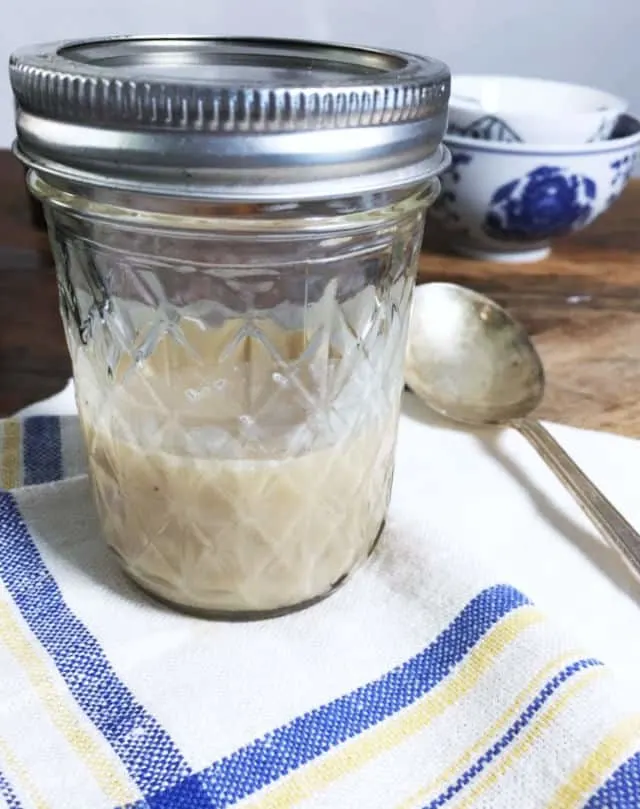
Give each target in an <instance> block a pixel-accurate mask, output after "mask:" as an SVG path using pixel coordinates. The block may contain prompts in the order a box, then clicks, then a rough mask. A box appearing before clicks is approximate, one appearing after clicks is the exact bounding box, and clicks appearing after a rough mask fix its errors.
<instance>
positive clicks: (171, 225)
mask: <svg viewBox="0 0 640 809" xmlns="http://www.w3.org/2000/svg"><path fill="white" fill-rule="evenodd" d="M52 74H55V76H57V77H58V78H57V79H55V76H54V78H52ZM11 78H12V85H13V89H14V93H15V95H16V101H17V129H18V140H17V143H16V151H17V153H18V155H19V157H20V158H21V159H22V160H23V161H24V162H25V163H26V164H27V165H28V166H29V167H30V174H29V185H30V189H31V191H32V192H33V194H34V195H35V196H36V197H37V198H38V199H40V200H41V201H42V203H43V206H44V210H45V214H46V218H47V224H48V229H49V234H50V238H51V244H52V248H53V253H54V258H55V264H56V271H57V278H58V285H59V291H60V305H61V311H62V318H63V321H64V326H65V331H66V336H67V342H68V346H69V351H70V353H71V358H72V362H73V373H74V379H75V384H76V394H77V403H78V410H79V414H80V420H81V423H82V428H83V431H84V436H85V439H86V446H87V451H88V456H89V469H90V476H91V481H92V486H93V492H94V496H95V502H96V505H97V509H98V514H99V517H100V522H101V525H102V528H103V533H104V536H105V539H106V541H107V542H108V544H109V546H110V547H111V548H112V549H113V550H114V551H115V554H116V556H117V557H118V559H119V560H120V562H121V564H122V566H123V568H124V570H125V571H126V572H127V573H128V574H129V576H130V577H131V578H132V579H134V580H135V581H136V582H137V583H138V584H139V585H141V586H142V587H143V588H144V589H145V590H147V591H148V592H150V593H152V594H153V595H155V596H157V597H159V598H161V599H163V600H165V601H167V602H169V603H171V604H174V605H176V606H178V607H180V608H183V609H186V610H189V611H196V612H199V613H204V614H208V615H212V616H223V617H224V616H227V617H234V616H235V617H259V616H265V615H269V614H277V613H280V612H284V611H288V610H291V609H294V608H298V607H301V606H304V605H306V604H309V603H312V602H313V601H315V600H317V599H319V598H322V597H324V596H325V595H327V594H328V593H330V592H331V591H332V590H333V589H334V588H335V587H336V586H338V585H339V584H340V583H341V582H342V581H343V580H344V579H345V577H346V576H347V575H348V574H349V573H350V572H351V571H352V570H353V569H354V567H355V566H356V565H357V564H358V563H359V562H361V561H362V560H363V559H364V558H366V556H367V554H368V553H369V552H370V551H371V549H372V548H373V547H374V545H375V543H376V541H377V538H378V536H379V535H380V531H381V529H382V526H383V523H384V518H385V512H386V509H387V505H388V501H389V495H390V488H391V480H392V474H393V457H394V445H395V436H396V428H397V422H398V415H399V404H400V394H401V389H402V364H403V355H404V347H405V340H406V330H407V320H408V312H409V304H410V300H411V294H412V289H413V285H414V281H415V275H416V270H417V263H418V255H419V250H420V245H421V239H422V232H423V227H424V215H425V211H426V208H427V206H428V205H429V204H430V203H431V202H433V200H434V198H435V197H436V195H437V193H438V190H439V184H438V180H437V179H436V174H437V173H438V172H439V171H440V170H442V168H444V166H445V165H446V162H447V155H446V150H444V149H443V147H442V146H441V145H440V140H441V137H442V133H443V130H444V126H445V121H446V110H447V100H448V94H449V75H448V71H447V70H446V68H445V67H444V66H443V65H442V64H440V63H438V62H434V61H433V60H428V59H423V58H418V57H412V56H407V55H404V54H397V53H383V52H377V51H367V50H359V49H353V48H342V47H338V46H323V45H321V44H313V43H304V42H292V41H288V42H282V41H270V40H241V41H240V40H212V39H173V38H163V39H131V38H123V39H113V40H105V41H91V42H82V43H70V44H63V45H55V46H47V47H46V48H29V49H25V50H23V51H21V52H18V53H17V54H15V55H14V56H13V57H12V61H11Z"/></svg>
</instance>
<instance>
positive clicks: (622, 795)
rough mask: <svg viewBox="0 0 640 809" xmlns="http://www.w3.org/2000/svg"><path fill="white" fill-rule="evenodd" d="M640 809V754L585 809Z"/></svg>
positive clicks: (622, 767) (601, 789)
mask: <svg viewBox="0 0 640 809" xmlns="http://www.w3.org/2000/svg"><path fill="white" fill-rule="evenodd" d="M614 807H615V809H638V807H640V752H638V753H636V754H635V756H632V757H631V758H630V759H628V760H627V761H625V763H624V764H622V766H620V767H618V769H617V770H616V771H615V772H614V773H613V775H612V776H611V777H610V778H609V779H608V780H607V781H606V782H605V783H604V784H603V785H602V786H601V787H600V789H599V790H598V791H597V792H595V793H594V794H593V795H592V796H591V798H590V799H589V801H588V802H587V803H586V804H585V806H584V809H614Z"/></svg>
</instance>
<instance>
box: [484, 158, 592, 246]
mask: <svg viewBox="0 0 640 809" xmlns="http://www.w3.org/2000/svg"><path fill="white" fill-rule="evenodd" d="M595 198H596V184H595V182H594V181H593V180H592V179H590V178H589V177H585V176H582V175H579V174H571V173H570V172H568V171H567V170H566V169H563V168H559V167H557V166H539V167H538V168H536V169H534V170H533V171H530V172H529V173H528V174H526V175H525V176H524V177H522V178H518V179H515V180H511V181H510V182H508V183H505V184H504V185H501V186H500V187H499V188H498V189H497V190H496V191H495V192H494V193H493V195H492V197H491V201H490V203H489V210H488V211H487V214H486V216H485V219H484V223H483V226H482V227H483V230H484V232H485V233H486V235H487V236H489V237H491V238H492V239H496V240H499V241H514V242H539V241H543V240H546V239H550V238H553V237H554V236H561V235H563V234H566V233H569V232H570V231H572V230H574V229H575V228H579V227H582V226H583V225H584V224H586V223H587V222H588V221H589V219H590V218H591V216H592V215H593V202H594V200H595Z"/></svg>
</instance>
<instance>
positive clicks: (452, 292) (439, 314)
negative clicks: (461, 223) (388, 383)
mask: <svg viewBox="0 0 640 809" xmlns="http://www.w3.org/2000/svg"><path fill="white" fill-rule="evenodd" d="M405 379H406V382H407V384H408V386H409V387H410V388H412V389H413V390H414V392H415V393H416V394H417V395H418V396H420V398H421V399H424V400H425V401H426V402H427V403H428V404H429V406H430V407H431V408H432V409H433V410H436V411H437V412H438V413H440V414H441V415H443V416H446V417H447V418H450V419H452V420H453V421H459V422H464V423H467V424H496V423H501V422H507V421H510V420H512V419H515V418H519V417H522V416H525V415H527V414H528V413H529V412H531V411H532V410H534V409H535V408H536V407H537V406H538V405H539V404H540V402H541V401H542V397H543V394H544V385H545V378H544V369H543V367H542V362H541V361H540V358H539V356H538V353H537V351H536V350H535V348H534V346H533V344H532V343H531V340H530V339H529V337H528V335H527V333H526V331H525V330H524V328H523V327H522V326H521V325H520V324H519V323H518V322H517V321H515V320H514V319H513V318H512V317H511V316H510V315H509V314H508V313H507V312H505V310H504V309H502V308H501V307H500V306H498V304H497V303H494V302H493V301H492V300H490V299H489V298H486V297H485V296H484V295H480V294H478V293H477V292H473V291H472V290H470V289H466V288H465V287H460V286H456V285H455V284H441V283H433V284H423V285H422V286H419V287H418V288H417V289H416V292H415V297H414V301H413V312H412V316H411V321H410V325H409V339H408V347H407V354H406V362H405Z"/></svg>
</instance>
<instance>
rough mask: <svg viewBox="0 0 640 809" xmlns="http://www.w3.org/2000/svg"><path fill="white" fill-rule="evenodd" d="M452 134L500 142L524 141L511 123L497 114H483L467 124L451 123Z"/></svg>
mask: <svg viewBox="0 0 640 809" xmlns="http://www.w3.org/2000/svg"><path fill="white" fill-rule="evenodd" d="M448 133H449V134H450V135H462V136H463V137H465V138H475V139H476V140H493V141H498V142H499V143H522V138H521V137H520V135H518V133H517V132H516V131H515V130H514V129H512V128H511V127H510V126H509V124H507V123H506V122H505V121H503V120H502V118H498V117H497V116H496V115H483V116H482V117H481V118H477V119H476V120H475V121H471V123H470V124H467V125H466V126H457V125H456V124H452V123H450V124H449V128H448Z"/></svg>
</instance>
